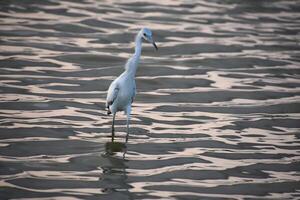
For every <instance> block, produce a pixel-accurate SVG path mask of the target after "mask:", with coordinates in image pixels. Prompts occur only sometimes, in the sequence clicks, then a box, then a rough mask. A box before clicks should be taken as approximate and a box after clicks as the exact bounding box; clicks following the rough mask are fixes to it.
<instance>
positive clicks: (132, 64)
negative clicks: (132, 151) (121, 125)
mask: <svg viewBox="0 0 300 200" xmlns="http://www.w3.org/2000/svg"><path fill="white" fill-rule="evenodd" d="M143 40H145V41H147V42H149V43H151V44H152V45H153V46H154V48H155V49H156V50H158V48H157V46H156V44H155V41H154V40H153V36H152V31H151V30H150V29H149V28H142V29H141V30H140V31H139V32H138V33H137V35H136V37H135V51H134V54H133V55H132V56H131V57H130V58H129V59H128V60H127V62H126V65H125V71H124V72H123V73H122V74H121V75H120V76H119V77H117V78H116V79H115V80H114V81H113V82H112V83H111V84H110V86H109V88H108V90H107V97H106V109H107V115H110V114H112V116H113V119H112V128H111V131H112V137H111V141H112V142H114V137H115V128H114V125H115V117H116V113H117V112H119V111H124V114H126V116H127V121H126V125H127V134H126V143H127V141H128V136H129V123H130V114H131V105H132V103H133V100H134V98H135V95H136V84H135V74H136V70H137V68H138V64H139V60H140V57H141V53H142V43H143Z"/></svg>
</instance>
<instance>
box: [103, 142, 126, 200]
mask: <svg viewBox="0 0 300 200" xmlns="http://www.w3.org/2000/svg"><path fill="white" fill-rule="evenodd" d="M126 144H127V143H120V142H107V143H106V144H105V153H104V154H103V155H102V158H103V159H104V160H103V161H104V162H103V163H102V164H101V166H100V167H101V169H102V175H101V176H100V178H99V183H100V187H101V188H102V192H104V193H111V192H120V193H121V194H122V195H124V198H128V197H130V196H131V194H130V192H129V189H130V188H132V186H131V185H129V184H128V183H127V177H128V176H127V171H126V169H127V165H126V162H127V160H126V159H125V156H126V153H127V147H126ZM118 153H121V154H122V156H118Z"/></svg>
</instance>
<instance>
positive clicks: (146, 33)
mask: <svg viewBox="0 0 300 200" xmlns="http://www.w3.org/2000/svg"><path fill="white" fill-rule="evenodd" d="M140 34H141V36H142V38H144V40H146V41H147V42H150V43H151V44H152V45H153V46H154V48H155V49H156V50H157V49H158V48H157V46H156V44H155V42H154V40H153V37H152V31H151V30H150V29H149V28H142V30H141V32H140Z"/></svg>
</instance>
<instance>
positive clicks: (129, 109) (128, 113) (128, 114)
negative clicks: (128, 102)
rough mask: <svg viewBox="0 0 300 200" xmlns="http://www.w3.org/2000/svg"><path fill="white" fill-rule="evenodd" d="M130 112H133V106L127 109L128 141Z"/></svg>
mask: <svg viewBox="0 0 300 200" xmlns="http://www.w3.org/2000/svg"><path fill="white" fill-rule="evenodd" d="M130 113H131V106H128V107H127V109H126V115H127V123H126V124H127V134H126V143H127V141H128V137H129V121H130Z"/></svg>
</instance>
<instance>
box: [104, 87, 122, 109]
mask: <svg viewBox="0 0 300 200" xmlns="http://www.w3.org/2000/svg"><path fill="white" fill-rule="evenodd" d="M119 90H120V88H119V87H118V85H116V84H112V85H111V86H110V87H109V89H108V92H107V97H106V108H109V106H110V105H112V104H113V103H114V101H115V99H116V98H117V96H118V93H119Z"/></svg>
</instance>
